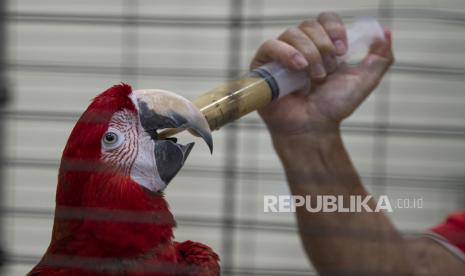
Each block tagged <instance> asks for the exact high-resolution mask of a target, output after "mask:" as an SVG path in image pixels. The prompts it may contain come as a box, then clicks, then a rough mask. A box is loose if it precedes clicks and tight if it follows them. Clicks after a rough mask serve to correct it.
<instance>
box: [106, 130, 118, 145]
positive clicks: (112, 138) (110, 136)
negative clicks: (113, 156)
mask: <svg viewBox="0 0 465 276" xmlns="http://www.w3.org/2000/svg"><path fill="white" fill-rule="evenodd" d="M103 142H104V143H105V144H109V145H112V144H114V143H116V142H118V135H116V133H114V132H107V133H106V134H105V138H103Z"/></svg>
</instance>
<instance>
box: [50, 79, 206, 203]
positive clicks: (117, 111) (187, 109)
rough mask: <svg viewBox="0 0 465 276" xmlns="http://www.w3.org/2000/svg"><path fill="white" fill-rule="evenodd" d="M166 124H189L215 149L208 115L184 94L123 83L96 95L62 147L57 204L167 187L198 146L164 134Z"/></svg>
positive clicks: (120, 196) (120, 198)
mask: <svg viewBox="0 0 465 276" xmlns="http://www.w3.org/2000/svg"><path fill="white" fill-rule="evenodd" d="M165 128H183V129H189V130H190V131H191V132H193V133H195V134H197V135H198V136H200V137H201V138H203V140H204V141H205V142H206V143H207V144H208V146H209V148H210V150H212V147H213V145H212V137H211V133H210V128H209V126H208V123H207V121H206V119H205V117H204V116H203V115H202V114H201V112H200V111H199V110H198V109H197V108H196V107H195V106H194V105H193V104H192V103H191V102H190V101H188V100H187V99H185V98H183V97H181V96H179V95H176V94H174V93H171V92H168V91H163V90H137V91H133V90H132V89H131V87H130V86H129V85H126V84H120V85H115V86H113V87H111V88H110V89H108V90H106V91H105V92H103V93H102V94H100V95H99V96H97V97H96V98H95V99H94V100H93V101H92V103H91V104H90V105H89V107H88V108H87V110H86V111H85V112H84V114H83V115H82V116H81V118H80V119H79V121H78V122H77V124H76V125H75V127H74V129H73V131H72V133H71V135H70V137H69V140H68V142H67V145H66V148H65V150H64V152H63V157H62V162H61V166H60V181H59V185H58V191H57V203H58V204H59V205H71V206H90V207H96V206H100V207H108V204H110V203H111V201H124V200H125V199H124V197H125V196H126V197H127V196H131V191H134V189H136V190H138V191H140V190H143V191H146V192H148V193H158V192H161V191H163V190H164V189H165V188H166V187H167V185H168V183H170V181H171V180H172V179H173V177H174V176H175V175H176V174H177V173H178V172H179V170H180V169H181V168H182V166H183V165H184V162H185V161H186V158H187V156H188V155H189V153H190V151H191V149H192V147H193V146H194V143H189V144H187V145H182V144H179V143H177V139H176V138H168V139H165V140H162V139H159V138H158V133H159V131H160V130H162V129H165ZM102 202H107V204H103V203H102ZM110 205H111V204H110Z"/></svg>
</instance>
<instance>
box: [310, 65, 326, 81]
mask: <svg viewBox="0 0 465 276" xmlns="http://www.w3.org/2000/svg"><path fill="white" fill-rule="evenodd" d="M311 73H312V76H313V77H314V78H318V79H319V78H324V77H325V76H326V71H325V68H324V67H323V65H321V64H320V63H316V64H313V65H312V68H311Z"/></svg>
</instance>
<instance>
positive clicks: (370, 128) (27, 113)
mask: <svg viewBox="0 0 465 276" xmlns="http://www.w3.org/2000/svg"><path fill="white" fill-rule="evenodd" d="M0 115H3V116H4V117H5V118H6V119H9V120H18V121H39V122H42V121H45V122H65V123H74V122H76V121H77V120H78V119H79V117H80V115H81V114H80V113H78V112H72V111H70V112H65V111H41V110H3V111H0ZM234 123H235V124H237V125H238V127H240V128H241V129H242V130H246V131H247V130H253V131H256V130H262V131H264V130H266V127H265V125H264V123H263V122H262V121H259V120H254V119H242V120H239V121H237V122H234ZM342 131H343V133H344V134H366V135H383V136H384V135H390V136H409V137H418V138H435V137H438V138H441V137H448V138H453V139H463V138H465V126H464V127H461V126H454V125H415V124H398V123H397V124H394V123H392V124H383V123H357V122H348V123H344V124H343V125H342Z"/></svg>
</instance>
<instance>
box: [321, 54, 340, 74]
mask: <svg viewBox="0 0 465 276" xmlns="http://www.w3.org/2000/svg"><path fill="white" fill-rule="evenodd" d="M323 62H324V64H325V67H326V71H327V72H328V73H333V72H334V71H336V69H337V62H336V59H335V58H334V57H333V56H330V55H323Z"/></svg>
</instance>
